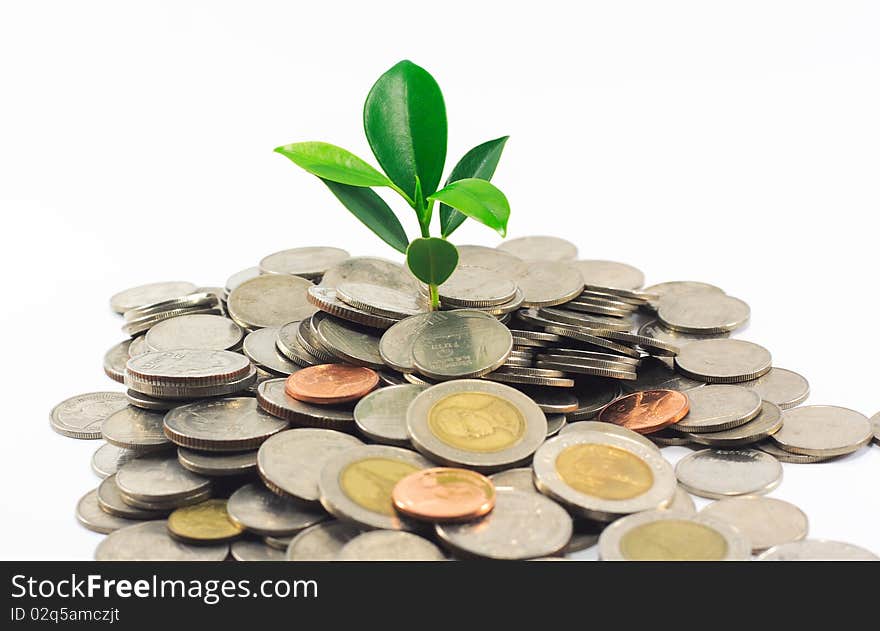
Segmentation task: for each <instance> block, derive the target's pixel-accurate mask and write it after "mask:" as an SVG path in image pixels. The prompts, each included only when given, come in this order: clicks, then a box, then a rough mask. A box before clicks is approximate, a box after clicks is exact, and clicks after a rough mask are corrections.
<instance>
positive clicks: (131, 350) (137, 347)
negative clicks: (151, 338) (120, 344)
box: [122, 335, 150, 373]
mask: <svg viewBox="0 0 880 631" xmlns="http://www.w3.org/2000/svg"><path fill="white" fill-rule="evenodd" d="M149 352H150V349H149V348H147V339H146V336H145V335H140V336H138V337H136V338H134V339H132V340H131V345H130V346H129V347H128V358H129V359H131V358H132V357H137V356H138V355H143V354H144V353H149ZM122 371H123V373H124V372H125V366H124V365H123V367H122Z"/></svg>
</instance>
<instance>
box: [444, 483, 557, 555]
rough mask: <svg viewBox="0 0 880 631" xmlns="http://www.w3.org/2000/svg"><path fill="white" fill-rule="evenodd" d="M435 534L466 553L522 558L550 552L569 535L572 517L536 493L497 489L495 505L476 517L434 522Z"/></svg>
mask: <svg viewBox="0 0 880 631" xmlns="http://www.w3.org/2000/svg"><path fill="white" fill-rule="evenodd" d="M435 530H436V533H437V536H438V537H440V539H441V540H442V541H443V542H444V543H445V544H446V545H448V546H449V547H450V548H452V549H453V550H455V551H457V552H458V553H460V554H463V555H466V556H476V557H482V558H487V559H499V560H522V559H534V558H537V557H544V556H552V555H554V554H556V553H557V552H559V551H560V550H562V549H563V548H564V547H565V546H566V544H567V543H568V542H569V540H570V539H571V535H572V520H571V517H570V516H569V515H568V513H566V512H565V509H563V508H562V507H561V506H559V504H556V503H555V502H553V501H552V500H549V499H547V498H546V497H544V496H543V495H541V494H539V493H530V492H523V491H514V490H509V489H501V490H498V492H497V496H496V502H495V508H494V509H493V510H492V512H491V513H489V514H488V515H486V516H485V517H482V518H481V519H478V520H476V521H471V522H465V523H461V524H437V525H436V526H435Z"/></svg>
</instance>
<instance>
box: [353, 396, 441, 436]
mask: <svg viewBox="0 0 880 631" xmlns="http://www.w3.org/2000/svg"><path fill="white" fill-rule="evenodd" d="M425 387H426V386H421V385H415V384H405V385H399V386H390V387H387V388H380V389H378V390H374V391H373V392H371V393H370V394H368V395H367V396H365V397H364V398H363V399H361V400H360V401H358V403H357V405H356V406H355V408H354V421H355V423H356V424H357V427H358V429H359V430H360V431H361V433H363V434H364V435H365V436H367V437H368V438H370V439H371V440H374V441H376V442H378V443H383V444H386V445H396V446H399V447H405V446H407V445H409V433H408V432H407V429H406V410H407V407H409V404H410V403H411V402H412V400H413V399H415V398H416V397H417V396H418V395H419V394H421V393H422V391H424V390H425Z"/></svg>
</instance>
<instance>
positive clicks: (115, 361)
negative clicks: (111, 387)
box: [104, 340, 132, 383]
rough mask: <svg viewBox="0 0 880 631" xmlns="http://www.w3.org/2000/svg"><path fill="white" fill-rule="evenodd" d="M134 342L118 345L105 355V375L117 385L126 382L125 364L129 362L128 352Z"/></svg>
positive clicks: (126, 341)
mask: <svg viewBox="0 0 880 631" xmlns="http://www.w3.org/2000/svg"><path fill="white" fill-rule="evenodd" d="M131 342H132V340H125V341H124V342H120V343H119V344H116V345H115V346H113V348H111V349H110V350H108V351H107V352H106V353H105V354H104V374H105V375H107V376H108V377H110V378H111V379H112V380H113V381H116V382H117V383H124V382H125V364H126V362H127V361H128V358H129V355H128V350H129V348H130V347H131Z"/></svg>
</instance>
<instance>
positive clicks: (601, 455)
mask: <svg viewBox="0 0 880 631" xmlns="http://www.w3.org/2000/svg"><path fill="white" fill-rule="evenodd" d="M532 467H533V469H534V471H535V485H536V486H537V487H538V489H539V490H540V491H541V492H542V493H544V494H545V495H548V496H550V497H552V498H553V499H556V500H557V501H560V502H562V503H563V504H564V505H565V506H567V507H568V508H569V510H572V511H574V512H576V513H577V514H579V515H581V516H582V517H586V518H587V519H592V520H596V521H606V522H607V521H611V520H613V519H616V518H617V517H620V516H621V515H628V514H630V513H635V512H639V511H645V510H653V509H657V508H662V507H664V506H666V505H667V504H668V503H669V502H670V500H671V499H672V497H673V495H674V494H675V489H676V485H675V475H674V474H673V471H672V466H671V465H670V464H669V463H668V462H666V460H664V459H663V457H662V456H661V455H660V454H659V453H658V451H657V449H656V448H653V447H650V448H649V447H646V446H644V445H641V444H639V443H636V442H635V441H633V440H630V439H629V438H623V437H621V436H615V435H613V434H606V433H600V432H589V431H580V432H572V433H569V434H566V435H564V436H557V437H556V438H551V439H550V440H548V441H547V442H545V443H544V444H543V445H541V447H540V449H538V451H537V453H536V454H535V459H534V461H533V463H532Z"/></svg>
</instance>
